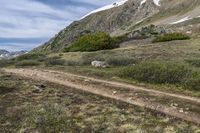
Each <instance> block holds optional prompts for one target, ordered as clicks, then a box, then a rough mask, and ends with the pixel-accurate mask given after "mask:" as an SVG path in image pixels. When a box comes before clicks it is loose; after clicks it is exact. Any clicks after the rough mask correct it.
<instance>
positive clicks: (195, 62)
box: [186, 59, 200, 67]
mask: <svg viewBox="0 0 200 133" xmlns="http://www.w3.org/2000/svg"><path fill="white" fill-rule="evenodd" d="M186 62H188V63H189V64H191V65H193V66H195V67H200V59H190V60H186Z"/></svg>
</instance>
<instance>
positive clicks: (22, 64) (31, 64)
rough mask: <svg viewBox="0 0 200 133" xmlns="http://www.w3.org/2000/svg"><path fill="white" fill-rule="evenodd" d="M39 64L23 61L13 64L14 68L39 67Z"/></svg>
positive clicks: (33, 61)
mask: <svg viewBox="0 0 200 133" xmlns="http://www.w3.org/2000/svg"><path fill="white" fill-rule="evenodd" d="M39 65H40V63H39V62H38V61H35V60H23V61H18V62H17V63H15V66H39Z"/></svg>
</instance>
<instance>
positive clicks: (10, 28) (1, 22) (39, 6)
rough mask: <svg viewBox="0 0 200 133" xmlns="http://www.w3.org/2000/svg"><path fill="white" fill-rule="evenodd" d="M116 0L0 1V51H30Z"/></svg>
mask: <svg viewBox="0 0 200 133" xmlns="http://www.w3.org/2000/svg"><path fill="white" fill-rule="evenodd" d="M114 1H116V0H0V49H6V50H9V51H15V50H31V49H32V48H34V47H37V46H39V45H41V44H43V43H44V42H46V41H48V40H49V39H50V38H51V37H53V36H54V35H55V34H56V33H58V32H59V31H60V30H61V29H63V28H65V27H66V26H67V25H69V24H70V23H71V22H72V21H74V20H79V18H81V17H82V16H84V15H85V14H87V13H88V12H90V11H92V10H94V9H96V8H99V7H101V6H104V5H107V4H110V3H112V2H114Z"/></svg>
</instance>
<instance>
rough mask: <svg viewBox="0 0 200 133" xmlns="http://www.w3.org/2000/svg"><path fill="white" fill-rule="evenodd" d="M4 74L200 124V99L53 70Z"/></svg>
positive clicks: (27, 70) (11, 70) (11, 71)
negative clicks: (62, 86)
mask: <svg viewBox="0 0 200 133" xmlns="http://www.w3.org/2000/svg"><path fill="white" fill-rule="evenodd" d="M4 71H6V72H8V73H12V74H17V75H19V76H23V77H26V78H30V79H33V80H43V81H48V82H52V83H56V84H61V85H64V86H68V87H72V88H75V89H79V90H82V91H86V92H90V93H93V94H96V95H101V96H103V97H107V98H111V99H115V100H119V101H123V102H126V103H129V104H133V105H137V106H141V107H145V108H149V109H152V110H156V111H158V112H160V113H164V114H166V115H169V116H173V117H176V118H180V119H183V120H186V121H190V122H194V123H197V124H200V99H198V98H194V97H189V96H183V95H178V94H171V93H166V92H161V91H156V90H151V89H147V88H142V87H137V86H133V85H129V84H125V83H118V82H113V81H105V80H101V79H96V78H91V77H86V76H80V75H74V74H70V73H64V72H59V71H52V70H37V69H4Z"/></svg>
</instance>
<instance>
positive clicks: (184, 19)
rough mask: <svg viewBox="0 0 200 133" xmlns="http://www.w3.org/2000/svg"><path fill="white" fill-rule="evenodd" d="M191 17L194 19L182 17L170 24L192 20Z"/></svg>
mask: <svg viewBox="0 0 200 133" xmlns="http://www.w3.org/2000/svg"><path fill="white" fill-rule="evenodd" d="M190 19H192V18H189V17H185V18H182V19H180V20H178V21H176V22H172V23H170V24H178V23H182V22H184V21H187V20H190Z"/></svg>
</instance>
